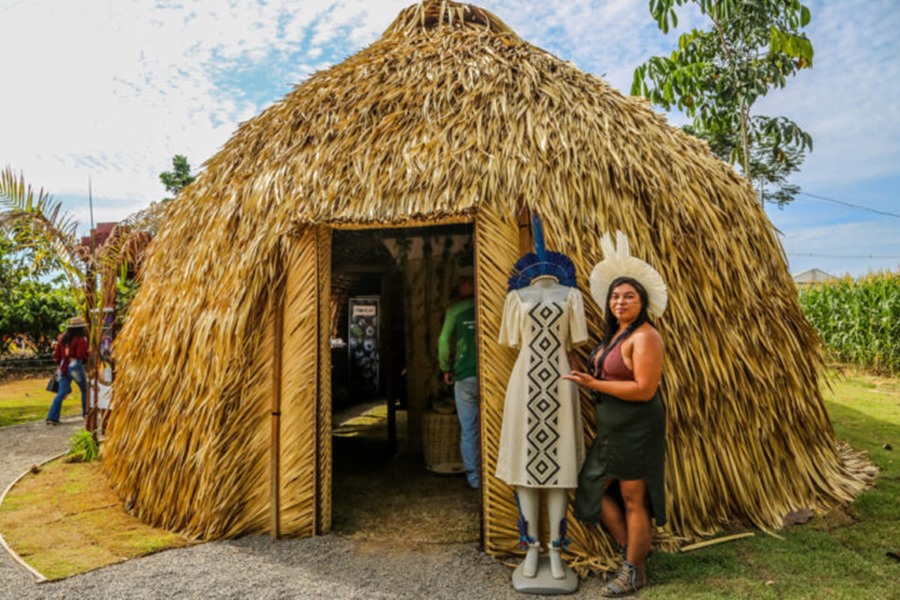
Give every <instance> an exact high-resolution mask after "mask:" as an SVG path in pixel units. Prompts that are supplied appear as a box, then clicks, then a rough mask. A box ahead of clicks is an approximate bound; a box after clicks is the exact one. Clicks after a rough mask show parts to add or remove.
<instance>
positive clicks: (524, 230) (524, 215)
mask: <svg viewBox="0 0 900 600" xmlns="http://www.w3.org/2000/svg"><path fill="white" fill-rule="evenodd" d="M518 207H519V210H518V211H517V212H516V222H517V223H518V224H519V256H523V255H525V254H528V253H529V252H533V251H534V249H533V248H532V244H533V242H534V239H533V238H532V233H531V211H530V210H528V207H527V206H525V205H524V204H522V201H521V200H520V201H519V205H518Z"/></svg>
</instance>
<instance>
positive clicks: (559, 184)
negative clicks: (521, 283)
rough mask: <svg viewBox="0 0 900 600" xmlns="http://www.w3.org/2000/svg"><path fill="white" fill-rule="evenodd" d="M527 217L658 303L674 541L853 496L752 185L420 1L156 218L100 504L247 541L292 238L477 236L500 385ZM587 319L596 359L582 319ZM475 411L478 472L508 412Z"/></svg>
mask: <svg viewBox="0 0 900 600" xmlns="http://www.w3.org/2000/svg"><path fill="white" fill-rule="evenodd" d="M523 209H527V210H529V211H534V212H538V213H539V214H540V215H541V216H542V218H543V220H544V226H545V232H546V238H547V241H548V245H549V246H550V247H551V248H553V249H554V250H558V251H561V252H565V253H567V254H569V256H571V257H572V258H573V259H574V261H575V263H576V267H577V270H578V275H579V279H580V281H581V282H582V283H583V284H584V283H585V282H586V281H587V275H588V273H589V272H590V269H591V267H592V266H593V265H594V264H595V263H596V262H597V260H599V258H600V257H601V253H600V247H599V238H600V233H601V232H604V231H610V230H615V229H620V230H622V231H624V232H625V233H626V234H627V235H628V236H629V238H630V240H631V242H632V248H633V249H634V250H633V251H634V252H635V253H636V254H637V255H639V256H640V257H641V258H643V259H645V260H647V261H648V262H650V263H651V264H654V265H656V266H657V267H658V268H659V270H660V272H661V273H662V275H663V277H664V279H665V280H666V282H667V283H668V286H669V289H670V300H669V302H670V304H669V307H670V308H669V310H668V312H667V314H666V315H665V317H664V318H663V319H661V320H660V321H659V323H658V325H659V328H660V330H661V332H662V334H663V336H664V339H665V340H666V347H667V357H666V365H665V375H664V381H663V393H664V397H665V404H666V407H667V410H668V424H669V426H668V450H669V455H668V463H667V479H668V491H669V494H668V501H669V503H670V507H669V508H670V510H669V514H670V515H671V520H670V524H669V525H668V526H667V531H668V534H669V538H668V539H673V540H677V539H679V538H691V537H696V536H700V535H705V534H710V533H712V532H715V531H717V530H719V529H720V528H721V527H722V526H723V525H724V524H727V523H732V522H734V521H735V520H745V521H749V522H752V523H754V524H756V525H758V526H760V527H764V528H767V529H776V528H778V527H780V526H781V524H782V519H783V518H784V516H785V515H786V514H788V513H789V512H790V511H792V510H794V509H797V508H806V507H809V508H813V509H815V510H826V509H828V508H829V507H831V506H833V505H834V504H836V503H843V502H849V501H850V500H851V499H852V498H853V497H854V495H855V494H856V493H857V492H858V491H859V490H860V489H862V488H863V487H864V486H865V485H866V482H867V481H868V477H869V474H868V473H867V472H865V469H864V468H863V467H864V463H854V462H853V461H852V460H851V458H850V456H849V454H848V453H847V452H842V451H841V450H840V449H839V448H838V446H837V444H836V442H835V439H834V434H833V432H832V429H831V425H830V423H829V420H828V416H827V414H826V412H825V408H824V405H823V401H822V397H821V394H820V391H819V373H820V371H821V369H822V367H823V357H822V353H821V351H820V349H819V341H818V339H817V337H816V335H815V334H814V332H813V330H812V329H811V327H810V326H809V324H808V323H807V322H806V320H805V318H804V317H803V314H802V313H801V310H800V307H799V306H798V303H797V299H796V297H795V294H796V292H795V288H794V286H793V284H792V281H791V277H790V274H789V272H788V269H787V266H786V261H785V258H784V254H783V251H782V248H781V246H780V244H779V241H778V239H777V237H776V234H775V231H774V229H773V228H772V226H771V224H770V223H769V221H768V219H767V218H766V216H765V214H764V212H763V211H762V210H761V209H760V207H759V205H758V204H757V202H756V200H755V195H754V192H753V190H752V188H751V187H750V185H748V183H747V182H746V181H744V180H743V179H742V178H740V177H739V176H738V175H737V174H736V173H735V172H734V170H733V169H732V168H731V167H730V166H729V165H726V164H724V163H722V162H721V161H719V160H717V159H716V158H715V157H714V156H713V155H712V153H711V152H710V151H709V148H708V147H707V146H706V145H705V144H704V143H702V142H700V141H698V140H697V139H695V138H693V137H690V136H688V135H685V134H684V133H682V132H681V131H679V130H678V129H676V128H673V127H670V126H669V125H668V124H667V123H666V122H665V120H664V118H663V117H662V116H660V115H658V114H656V113H654V112H653V111H652V110H650V108H649V107H648V105H647V104H646V103H645V102H644V101H643V100H640V99H636V98H629V97H625V96H623V95H622V94H620V93H619V92H617V91H616V90H613V89H612V88H610V87H609V86H608V85H607V84H606V83H604V82H603V81H601V80H600V79H598V78H596V77H594V76H592V75H590V74H587V73H584V72H582V71H580V70H579V69H578V68H577V67H575V66H574V65H572V64H571V63H567V62H565V61H562V60H560V59H558V58H556V57H554V56H552V55H551V54H549V53H547V52H545V51H544V50H541V49H540V48H537V47H535V46H533V45H531V44H528V43H527V42H525V41H523V40H522V39H520V38H519V37H517V36H516V35H515V34H514V33H513V32H512V31H511V30H510V29H509V28H508V27H507V26H506V25H504V24H503V23H502V22H501V21H500V20H499V19H498V18H497V17H495V16H494V15H492V14H490V13H489V12H487V11H485V10H483V9H480V8H477V7H474V6H470V5H464V4H457V3H454V2H450V1H447V0H431V1H427V2H424V3H422V4H418V5H415V6H411V7H410V8H407V9H406V10H404V11H402V12H401V13H400V16H399V17H398V18H397V20H396V21H395V22H394V23H393V24H392V25H391V26H390V27H389V28H388V29H387V31H386V32H385V33H384V35H383V36H382V37H381V38H380V39H379V40H378V41H376V42H375V43H373V44H372V45H371V46H369V47H368V48H366V49H364V50H362V51H361V52H359V53H358V54H356V55H354V56H351V57H350V58H348V59H347V60H345V61H344V62H342V63H341V64H339V65H336V66H334V67H333V68H330V69H328V70H326V71H323V72H319V73H316V74H315V75H313V76H312V77H310V78H309V79H308V80H307V81H305V82H304V83H302V84H301V85H298V86H297V87H296V88H295V89H294V90H293V91H292V92H291V93H290V94H288V95H287V96H286V97H285V98H284V99H283V100H282V101H280V102H278V103H277V104H275V105H273V106H271V107H270V108H268V109H267V110H265V111H264V112H263V113H261V114H260V115H258V116H257V117H255V118H253V119H252V120H250V121H248V122H246V123H244V124H242V125H241V126H240V128H239V129H238V131H237V132H236V133H235V135H234V136H233V137H232V138H231V139H230V140H229V141H228V142H227V143H226V144H225V146H224V148H223V149H222V150H221V151H220V152H219V153H218V154H216V155H215V156H214V157H212V158H211V159H210V160H209V161H208V162H207V164H206V168H205V170H204V172H203V173H202V174H201V175H200V176H199V177H198V178H197V180H196V181H195V182H194V183H193V184H192V185H191V186H189V187H188V188H187V189H186V190H185V191H184V192H183V193H182V194H181V195H180V196H179V198H178V199H177V200H176V201H175V203H174V206H172V207H171V208H170V209H169V212H168V216H167V220H166V222H165V224H164V225H163V227H162V229H161V231H160V233H159V235H158V236H157V237H156V238H155V239H154V241H153V243H152V244H151V247H150V250H149V256H148V259H147V262H146V266H145V268H144V271H143V280H142V287H141V290H140V292H139V294H138V296H137V298H136V299H135V301H134V304H133V306H132V307H131V309H130V316H129V321H128V323H127V325H126V326H125V328H124V330H123V331H122V333H121V336H120V337H119V339H118V341H117V345H116V350H115V351H116V357H117V361H118V378H117V380H116V384H115V390H116V392H115V393H116V399H115V401H116V410H115V411H114V415H113V420H112V422H111V425H110V433H109V437H108V442H107V445H106V457H105V461H104V465H105V469H106V472H107V473H108V475H109V478H110V480H111V482H112V484H113V486H114V488H115V489H116V490H117V491H118V493H119V494H120V496H121V497H122V498H123V500H124V501H125V502H126V504H127V506H128V507H130V508H131V509H132V510H133V511H134V513H135V514H137V515H138V516H140V517H142V518H143V519H145V520H147V521H149V522H151V523H154V524H156V525H161V526H165V527H169V528H173V529H179V530H182V531H185V532H188V533H190V534H193V535H196V536H199V537H206V538H215V537H220V536H227V535H234V534H238V533H242V532H247V531H263V530H266V527H267V520H266V519H267V514H268V512H269V505H268V504H267V489H266V486H267V485H268V483H267V481H268V469H269V462H268V460H267V458H266V457H267V452H268V444H269V438H268V434H269V431H268V429H267V427H268V425H267V424H268V418H269V416H270V413H269V404H268V402H269V400H268V399H267V392H265V389H266V388H265V382H264V381H263V380H264V379H265V378H266V377H267V375H266V373H267V372H270V371H271V369H267V368H260V366H262V367H271V366H272V365H273V362H272V361H274V360H277V359H275V358H272V357H270V356H269V355H268V354H266V352H268V350H266V351H263V350H260V349H261V348H263V349H264V348H267V347H268V346H267V344H271V343H272V337H271V335H270V333H267V331H268V330H267V329H266V327H263V326H261V324H266V323H270V322H271V320H272V318H273V317H272V311H273V308H272V307H273V306H276V307H277V306H279V302H283V301H284V300H279V294H282V295H284V296H286V297H287V301H288V302H290V301H292V300H291V297H290V296H291V293H287V294H284V293H283V292H280V291H279V290H283V289H284V288H283V286H284V278H285V277H290V275H286V274H285V270H286V269H283V268H282V265H284V264H285V260H286V257H287V256H288V255H289V254H290V252H291V250H290V248H291V247H292V246H291V244H292V243H293V241H295V240H298V239H301V238H302V239H310V240H312V243H316V239H319V240H320V241H321V240H322V239H324V240H326V242H327V240H328V239H329V238H327V237H325V238H323V237H321V236H320V237H319V238H316V236H315V235H312V237H311V238H310V237H309V232H310V231H320V232H321V231H326V230H327V229H328V228H329V227H366V226H380V227H384V226H390V225H398V226H399V225H404V226H408V225H412V224H417V225H421V224H429V223H446V222H452V221H454V220H456V221H460V220H468V221H473V222H475V223H476V230H477V232H478V234H479V236H481V237H480V238H479V240H480V243H481V252H480V254H479V256H480V258H479V261H480V262H479V264H478V277H479V279H480V281H479V288H478V294H479V302H480V303H481V304H482V306H483V307H485V306H486V307H495V308H482V310H481V312H480V315H479V326H480V327H482V330H483V334H482V346H481V347H482V349H483V353H482V356H481V359H482V360H481V365H482V366H481V369H482V375H481V376H482V378H483V379H484V380H485V381H486V382H487V383H488V384H490V385H494V382H499V383H496V385H502V383H503V382H505V377H506V378H508V373H509V371H508V368H509V367H510V366H511V364H512V363H511V362H510V361H508V360H506V358H504V359H503V360H497V361H494V360H493V358H494V357H495V355H494V354H493V353H495V352H496V356H497V357H500V356H505V355H502V354H501V353H502V351H501V350H494V348H495V347H496V346H495V344H493V340H492V339H488V337H489V334H490V333H491V332H496V329H497V326H498V323H499V318H500V315H499V308H496V307H498V306H499V305H498V304H497V303H495V302H494V297H495V296H496V297H500V299H501V300H500V302H502V296H503V294H504V292H505V286H504V282H503V279H502V275H503V274H504V273H505V272H506V271H507V270H508V269H509V268H510V267H511V265H512V262H511V261H509V260H507V257H506V256H505V255H503V254H502V253H501V252H499V250H494V247H495V245H494V243H493V242H494V241H495V240H494V238H493V237H492V236H495V235H496V236H499V237H497V239H496V242H497V244H496V248H500V247H506V246H503V244H504V243H505V242H504V241H503V240H506V239H510V238H509V235H516V233H515V232H516V231H517V229H516V217H517V215H519V214H520V213H521V211H522V210H523ZM510 232H511V233H510ZM504 236H505V237H504ZM304 256H305V258H298V259H297V260H298V261H300V263H302V264H309V263H310V261H311V262H312V263H314V262H315V261H316V254H315V252H313V253H312V254H311V255H304ZM300 263H298V264H300ZM290 285H292V284H290V283H288V286H289V287H290ZM311 285H313V286H315V285H316V284H315V283H314V282H313V283H312V284H311ZM319 285H320V287H321V282H319ZM588 317H589V321H590V322H591V323H592V324H593V327H594V334H595V335H594V336H593V337H594V339H596V337H597V336H596V333H597V332H598V331H599V326H600V318H599V312H598V307H596V306H593V305H592V304H591V305H590V307H589V315H588ZM494 339H496V338H494ZM307 345H311V346H312V347H313V350H312V351H313V352H314V350H315V343H313V342H310V343H307ZM260 355H265V356H264V358H263V359H260V358H259V356H260ZM507 358H508V357H507ZM261 360H262V362H260V361H261ZM498 365H499V366H498ZM504 365H507V366H504ZM503 369H507V370H506V371H505V372H504V371H503ZM489 387H490V386H489ZM498 398H499V399H498ZM483 402H484V403H485V407H486V408H485V415H484V417H483V422H484V430H485V432H486V434H485V435H486V437H487V438H488V441H486V442H484V443H485V450H486V452H485V454H486V457H485V472H486V474H487V475H490V474H492V470H491V469H492V467H491V465H492V461H493V460H494V459H495V454H494V452H495V448H494V446H495V444H496V440H494V441H493V442H492V441H491V439H492V437H493V435H494V433H493V432H494V431H496V428H497V426H498V422H497V419H498V416H497V415H498V414H499V413H498V411H499V410H502V389H499V390H494V389H493V388H490V389H488V390H487V391H485V392H484V397H483ZM498 402H499V404H498ZM584 414H585V416H586V418H587V420H588V421H587V424H586V428H587V433H588V435H589V437H590V436H592V434H593V423H592V422H590V416H589V415H590V414H591V410H590V409H589V407H588V405H587V404H585V410H584ZM492 444H494V445H492ZM326 466H327V465H326ZM308 475H309V474H308ZM309 476H314V475H309ZM486 479H487V480H488V482H487V483H488V485H487V486H486V490H485V492H484V496H483V498H484V502H485V505H486V506H488V507H491V506H500V507H501V508H500V510H499V511H495V510H488V511H486V515H487V517H486V518H487V519H488V520H489V521H490V520H492V519H494V520H496V522H488V523H487V524H486V546H487V548H488V550H489V551H491V552H498V553H499V552H501V551H502V550H505V549H512V548H513V547H514V545H515V532H514V528H515V525H514V522H515V518H514V511H515V508H514V504H512V499H511V494H510V491H509V489H508V488H505V487H504V486H503V485H502V484H501V483H500V482H498V481H497V480H495V479H493V478H492V477H489V476H488V477H486ZM507 519H508V520H509V523H505V520H507ZM501 521H503V523H502V524H499V523H500V522H501ZM575 534H576V543H575V544H574V545H573V548H574V552H575V556H576V558H577V560H576V562H578V564H580V565H582V566H584V565H587V566H589V567H591V568H593V567H598V565H601V563H602V560H605V558H604V555H606V554H608V555H611V552H610V551H609V546H608V544H607V543H606V542H604V541H603V539H604V538H603V536H602V534H601V533H600V531H599V529H596V528H593V529H592V528H580V527H579V528H577V529H576V531H575ZM507 538H508V539H507ZM498 540H499V541H498ZM579 547H580V548H581V549H580V550H579V549H578V548H579ZM598 556H599V558H598ZM579 561H580V562H579Z"/></svg>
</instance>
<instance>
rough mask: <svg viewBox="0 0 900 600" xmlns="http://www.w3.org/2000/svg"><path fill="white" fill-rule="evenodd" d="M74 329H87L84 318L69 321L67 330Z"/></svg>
mask: <svg viewBox="0 0 900 600" xmlns="http://www.w3.org/2000/svg"><path fill="white" fill-rule="evenodd" d="M76 327H87V321H85V320H84V317H74V318H73V319H72V320H70V321H69V329H75V328H76Z"/></svg>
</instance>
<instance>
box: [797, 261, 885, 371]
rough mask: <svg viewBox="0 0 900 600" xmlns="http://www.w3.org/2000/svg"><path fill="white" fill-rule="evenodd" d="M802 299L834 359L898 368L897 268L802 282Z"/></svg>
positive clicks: (808, 317) (804, 309) (813, 323)
mask: <svg viewBox="0 0 900 600" xmlns="http://www.w3.org/2000/svg"><path fill="white" fill-rule="evenodd" d="M800 304H801V305H802V306H803V311H804V312H805V313H806V318H807V319H809V321H810V323H812V325H813V327H815V328H816V330H817V331H818V332H819V335H820V336H821V337H822V340H823V341H824V342H825V345H826V346H827V347H828V349H829V350H830V351H831V353H832V355H833V356H834V358H835V359H837V360H840V361H844V362H849V363H853V364H856V365H860V366H863V367H872V368H875V369H880V370H887V371H890V372H892V373H900V273H891V272H887V273H877V274H873V275H869V276H868V277H864V278H860V279H859V280H857V281H854V280H853V279H850V278H849V277H846V278H844V279H841V280H839V281H836V282H833V283H828V284H822V285H816V286H812V287H809V288H804V289H801V290H800Z"/></svg>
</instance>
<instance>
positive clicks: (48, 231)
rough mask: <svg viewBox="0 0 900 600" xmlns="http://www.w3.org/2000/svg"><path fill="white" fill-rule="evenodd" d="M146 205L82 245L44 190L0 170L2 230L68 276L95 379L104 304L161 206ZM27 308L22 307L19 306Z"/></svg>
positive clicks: (38, 265)
mask: <svg viewBox="0 0 900 600" xmlns="http://www.w3.org/2000/svg"><path fill="white" fill-rule="evenodd" d="M162 206H163V205H162V204H160V206H159V207H150V208H149V209H147V210H145V211H142V212H141V213H138V216H137V217H135V218H134V219H129V220H128V221H126V222H123V223H120V224H119V225H117V226H116V227H115V228H114V229H113V230H112V232H111V233H110V235H109V237H108V238H107V240H106V241H105V242H104V243H103V244H101V245H100V246H98V247H96V248H86V247H84V246H82V245H81V238H80V237H79V236H78V234H77V229H78V223H77V222H76V221H74V220H73V219H72V218H71V217H70V216H69V214H68V212H66V211H64V210H63V208H62V204H61V203H59V202H57V201H55V200H53V199H52V198H51V197H50V196H49V195H48V194H45V193H44V190H40V191H39V192H38V193H37V194H35V193H34V191H33V190H32V189H31V186H30V185H27V184H26V183H25V178H24V176H19V177H16V176H15V175H14V174H13V171H12V169H10V168H9V167H7V168H6V169H4V170H3V171H2V172H0V231H9V232H11V234H12V241H13V242H14V244H15V245H14V250H15V251H21V252H24V253H26V255H27V256H28V257H29V260H30V261H31V267H32V270H34V271H39V272H40V271H42V270H45V269H52V270H59V271H61V272H62V273H63V275H64V276H65V277H66V278H67V279H68V280H69V286H70V289H71V291H72V292H73V295H74V298H73V304H74V305H75V306H77V310H78V312H80V313H81V316H83V317H84V319H85V320H86V321H87V322H88V327H89V332H90V346H91V353H90V359H89V361H88V374H89V376H90V377H92V378H93V379H94V381H96V378H97V372H96V371H97V366H98V364H99V360H98V357H99V341H100V329H101V325H102V324H101V323H100V321H101V319H98V318H95V313H97V314H99V309H100V308H102V307H107V306H112V305H113V303H114V302H115V283H116V280H117V277H116V274H117V273H120V272H127V271H128V266H129V265H137V264H138V262H139V260H140V257H141V256H142V254H143V251H144V249H145V248H146V246H147V244H148V243H149V241H150V238H151V236H152V232H153V231H155V230H156V228H157V227H158V223H159V222H160V221H161V219H162V218H163V216H164V214H165V209H164V208H162ZM22 309H23V310H26V309H27V308H26V307H23V308H22ZM94 409H95V406H94V405H91V410H90V411H89V413H88V428H89V429H93V426H94V425H95V424H96V423H95V421H94V419H95V418H96V411H95V410H94Z"/></svg>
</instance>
